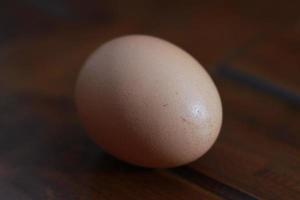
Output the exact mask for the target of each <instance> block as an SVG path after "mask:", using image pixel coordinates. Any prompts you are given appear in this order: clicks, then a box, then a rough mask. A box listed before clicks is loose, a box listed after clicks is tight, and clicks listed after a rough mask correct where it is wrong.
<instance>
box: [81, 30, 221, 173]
mask: <svg viewBox="0 0 300 200" xmlns="http://www.w3.org/2000/svg"><path fill="white" fill-rule="evenodd" d="M76 105H77V108H78V112H79V115H80V118H81V120H82V122H83V125H84V127H85V128H86V130H87V133H88V134H89V136H90V137H91V138H92V139H93V140H94V141H95V143H97V144H98V145H99V146H100V147H101V148H102V149H104V150H105V151H106V152H108V153H110V154H112V155H113V156H115V157H117V158H119V159H120V160H123V161H126V162H128V163H131V164H135V165H139V166H144V167H153V168H166V167H175V166H179V165H183V164H186V163H189V162H192V161H194V160H196V159H197V158H199V157H201V156H202V155H203V154H204V153H205V152H207V151H208V149H209V148H210V147H211V146H212V145H213V143H214V142H215V140H216V138H217V136H218V134H219V131H220V127H221V123H222V105H221V101H220V97H219V94H218V91H217V89H216V87H215V85H214V83H213V81H212V79H211V78H210V76H209V75H208V73H207V72H206V71H205V69H204V68H203V67H202V66H201V65H200V64H199V63H198V62H197V61H196V60H195V59H194V58H193V57H192V56H191V55H190V54H188V53H187V52H185V51H183V50H182V49H180V48H179V47H177V46H175V45H173V44H171V43H169V42H167V41H165V40H162V39H159V38H156V37H152V36H144V35H130V36H124V37H120V38H117V39H114V40H111V41H109V42H107V43H105V44H103V45H102V46H100V47H99V48H98V49H97V50H96V51H95V52H94V53H93V54H92V55H91V56H90V58H89V59H88V60H87V62H86V64H85V66H84V67H83V69H82V70H81V72H80V75H79V78H78V81H77V87H76Z"/></svg>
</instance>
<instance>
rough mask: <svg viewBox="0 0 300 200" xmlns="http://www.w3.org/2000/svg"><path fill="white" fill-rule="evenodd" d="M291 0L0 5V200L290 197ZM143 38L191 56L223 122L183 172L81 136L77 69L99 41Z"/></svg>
mask: <svg viewBox="0 0 300 200" xmlns="http://www.w3.org/2000/svg"><path fill="white" fill-rule="evenodd" d="M299 8H300V1H298V0H289V1H271V0H260V1H259V0H252V1H238V0H227V1H211V0H198V1H196V0H195V1H191V0H186V1H176V0H173V1H171V0H160V1H157V0H128V1H126V0H107V1H101V0H98V1H97V0H87V1H80V0H19V1H5V0H4V1H0V91H1V92H0V199H8V200H10V199H141V197H143V198H144V199H174V197H176V198H175V199H199V198H202V199H219V198H227V199H256V198H259V199H261V198H262V199H299V198H300V196H299V194H300V150H299V146H300V135H299V133H300V125H299V122H300V110H299V105H300V96H299V95H300V78H299V74H300V13H299ZM136 33H139V34H150V35H154V36H158V37H162V38H164V39H166V40H169V41H171V42H173V43H175V44H177V45H179V46H181V47H182V48H183V49H185V50H187V51H188V52H190V53H191V54H192V55H193V56H194V57H195V58H196V59H197V60H199V61H200V63H201V64H202V65H203V66H204V67H205V68H206V69H207V70H208V71H209V73H210V74H211V75H212V77H213V79H214V80H215V82H216V84H217V86H218V89H219V91H220V93H221V97H222V101H223V106H224V125H223V128H222V131H221V135H220V138H219V139H218V141H217V143H216V144H215V145H214V147H213V148H212V149H211V150H210V151H209V152H208V153H207V154H206V155H205V156H204V157H202V158H200V159H199V160H197V161H196V162H194V163H192V164H191V165H188V166H185V167H182V168H179V169H175V170H161V171H152V170H150V171H148V170H142V169H137V168H134V167H132V166H127V165H126V164H124V163H121V162H119V161H116V160H114V159H113V158H111V157H110V156H108V155H106V154H105V153H103V152H102V151H101V150H100V149H99V148H97V147H96V146H95V145H94V144H93V143H92V142H91V141H90V140H89V139H88V138H87V137H86V136H85V134H84V131H83V130H82V128H81V126H80V123H79V121H78V119H77V115H76V111H75V109H74V106H73V88H74V83H75V80H76V77H77V75H78V70H79V69H80V67H81V66H82V64H83V62H84V61H85V59H86V58H87V56H88V55H89V54H90V53H91V52H92V51H93V50H94V49H95V48H97V47H98V46H99V45H101V44H102V43H103V42H105V41H107V40H109V39H112V38H114V37H117V36H121V35H124V34H136Z"/></svg>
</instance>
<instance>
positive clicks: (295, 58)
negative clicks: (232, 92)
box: [231, 22, 300, 94]
mask: <svg viewBox="0 0 300 200" xmlns="http://www.w3.org/2000/svg"><path fill="white" fill-rule="evenodd" d="M299 46H300V26H299V22H297V23H295V24H292V25H290V26H289V27H286V28H285V29H283V30H280V31H275V32H274V33H273V34H270V35H269V36H268V37H267V38H265V39H264V40H263V41H261V42H260V43H258V44H257V45H256V46H255V47H253V48H250V49H249V50H247V52H246V53H245V54H244V55H243V56H240V57H239V58H237V59H236V60H234V61H233V62H232V63H231V65H232V66H234V67H235V68H237V69H239V70H242V71H245V72H247V73H250V74H253V75H255V76H258V77H261V78H263V79H266V80H268V81H271V82H273V83H277V84H278V85H280V86H281V87H283V88H286V89H288V90H291V91H293V92H295V93H298V94H300V78H299V72H300V69H299V65H300V59H299V57H300V50H299Z"/></svg>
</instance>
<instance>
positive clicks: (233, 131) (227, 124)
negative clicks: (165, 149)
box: [191, 79, 300, 199]
mask: <svg viewBox="0 0 300 200" xmlns="http://www.w3.org/2000/svg"><path fill="white" fill-rule="evenodd" d="M217 85H219V90H220V92H221V96H222V100H223V105H224V124H223V128H222V132H221V135H220V138H219V139H218V141H217V143H216V144H215V146H214V147H213V148H212V149H211V150H210V151H209V152H208V154H207V155H205V156H204V157H203V158H200V159H199V160H198V161H196V162H195V163H193V164H192V165H191V168H193V169H195V170H197V171H199V172H201V173H204V174H206V175H207V176H209V177H212V178H214V179H216V180H219V181H220V182H222V183H224V184H226V185H229V186H232V187H234V188H237V189H239V190H242V191H245V192H247V193H250V194H252V195H254V196H258V197H259V198H266V199H278V198H279V199H297V198H299V194H300V179H299V177H300V176H299V175H300V150H299V131H298V130H299V123H298V122H297V121H298V119H299V117H300V110H299V109H295V107H290V106H289V105H287V104H286V103H284V102H282V101H280V100H276V99H274V98H273V97H270V96H268V95H265V94H263V93H260V92H257V91H255V90H252V89H250V88H247V87H245V86H242V85H241V84H240V83H239V82H234V81H230V80H226V79H223V80H222V79H220V80H219V81H217ZM295 123H297V124H295ZM291 124H294V127H293V128H290V125H291ZM296 127H297V128H296Z"/></svg>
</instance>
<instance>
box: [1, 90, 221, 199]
mask: <svg viewBox="0 0 300 200" xmlns="http://www.w3.org/2000/svg"><path fill="white" fill-rule="evenodd" d="M0 109H1V111H2V112H1V113H0V127H1V130H0V142H1V145H0V147H1V148H0V186H1V189H0V198H1V199H141V198H143V199H160V198H163V199H174V197H176V199H199V198H202V199H219V197H217V196H216V195H214V194H212V193H210V192H208V191H206V190H205V189H202V188H200V187H197V186H196V185H194V184H191V183H189V182H187V181H185V180H183V179H180V178H178V177H176V176H174V175H172V174H170V173H168V172H167V171H164V170H150V169H149V170H148V169H141V168H137V167H133V166H130V165H127V164H125V163H123V162H120V161H117V160H115V159H113V158H112V157H110V156H108V155H107V154H105V153H103V152H102V151H101V150H100V149H99V148H98V147H97V146H96V145H95V144H93V143H92V142H91V141H90V140H89V139H88V138H87V136H86V135H85V134H84V131H83V130H82V129H81V127H80V126H79V122H78V121H77V117H76V113H75V110H74V107H73V106H72V105H70V99H59V98H58V99H57V98H55V97H49V96H41V95H36V94H19V95H17V94H14V95H6V96H5V95H4V94H1V103H0Z"/></svg>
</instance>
